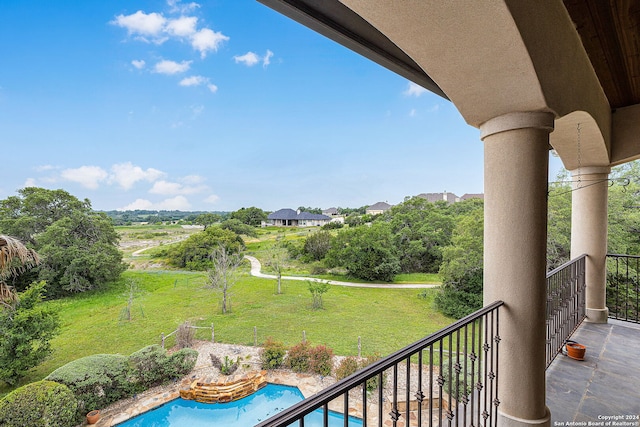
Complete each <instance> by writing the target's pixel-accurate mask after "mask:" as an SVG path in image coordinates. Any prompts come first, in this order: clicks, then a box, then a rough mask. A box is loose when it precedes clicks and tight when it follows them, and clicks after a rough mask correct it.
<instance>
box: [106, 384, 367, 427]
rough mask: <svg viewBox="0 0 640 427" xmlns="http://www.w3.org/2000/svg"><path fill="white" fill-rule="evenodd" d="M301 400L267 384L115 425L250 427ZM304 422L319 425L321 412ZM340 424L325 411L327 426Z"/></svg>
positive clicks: (354, 421)
mask: <svg viewBox="0 0 640 427" xmlns="http://www.w3.org/2000/svg"><path fill="white" fill-rule="evenodd" d="M303 399H304V396H303V395H302V393H300V390H298V388H297V387H290V386H284V385H278V384H267V386H265V387H264V388H262V389H260V390H258V391H257V392H255V393H254V394H252V395H250V396H247V397H245V398H243V399H240V400H236V401H234V402H229V403H215V404H210V403H199V402H195V401H193V400H184V399H176V400H173V401H171V402H168V403H166V404H164V405H162V406H160V407H158V408H156V409H153V410H151V411H149V412H146V413H144V414H141V415H138V416H137V417H135V418H131V419H130V420H128V421H125V422H124V423H121V424H118V427H205V426H206V427H210V426H212V425H219V426H225V427H250V426H255V425H256V424H258V423H259V422H260V421H263V420H265V419H267V418H269V417H270V416H272V415H274V414H276V413H278V412H280V411H282V410H283V409H285V408H288V407H290V406H292V405H294V404H295V403H297V402H300V401H301V400H303ZM304 425H305V426H306V427H322V412H321V411H316V412H313V413H311V414H309V415H307V416H306V417H305V419H304ZM343 425H344V418H343V416H342V414H338V413H335V412H330V413H329V426H330V427H334V426H335V427H340V426H343ZM360 426H362V421H361V420H360V419H358V418H354V417H349V427H360Z"/></svg>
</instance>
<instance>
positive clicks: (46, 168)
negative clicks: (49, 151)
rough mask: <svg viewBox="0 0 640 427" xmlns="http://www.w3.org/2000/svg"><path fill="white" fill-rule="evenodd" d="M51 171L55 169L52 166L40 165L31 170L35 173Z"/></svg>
mask: <svg viewBox="0 0 640 427" xmlns="http://www.w3.org/2000/svg"><path fill="white" fill-rule="evenodd" d="M53 169H56V167H55V166H53V165H40V166H36V167H34V168H33V170H35V171H36V172H46V171H50V170H53Z"/></svg>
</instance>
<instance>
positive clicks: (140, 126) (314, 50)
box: [0, 0, 559, 211]
mask: <svg viewBox="0 0 640 427" xmlns="http://www.w3.org/2000/svg"><path fill="white" fill-rule="evenodd" d="M0 148H1V149H2V157H3V159H4V161H3V162H2V174H1V175H0V176H2V179H1V180H0V198H6V197H8V196H10V195H14V194H16V193H15V192H16V190H17V189H19V188H23V187H25V186H33V185H35V186H40V187H45V188H51V189H56V188H63V189H65V190H67V191H69V192H70V193H72V194H74V195H75V196H77V197H79V198H88V199H90V200H91V202H92V205H93V207H94V208H95V209H100V210H111V209H179V210H212V211H213V210H218V211H230V210H236V209H239V208H241V207H248V206H257V207H260V208H262V209H265V210H276V209H280V208H283V207H291V208H297V207H298V206H313V207H321V208H328V207H332V206H333V207H337V206H342V207H359V206H363V205H369V204H373V203H375V202H378V201H387V202H389V203H391V204H395V203H399V202H401V201H402V200H403V199H404V197H405V196H413V195H416V194H419V193H423V192H441V191H443V190H447V191H450V192H454V193H456V194H457V195H459V196H460V195H462V194H464V193H480V192H483V177H482V175H483V172H482V168H483V154H482V143H481V142H480V140H479V131H478V130H476V129H474V128H472V127H470V126H468V125H466V124H465V122H464V120H463V119H462V117H461V116H460V114H459V113H458V112H457V110H456V109H455V107H454V106H453V105H452V104H451V103H449V102H448V101H445V100H443V99H442V98H440V97H438V96H436V95H433V94H431V93H430V92H427V91H424V90H423V89H421V88H419V87H417V86H415V85H413V84H410V83H409V82H408V81H407V80H406V79H404V78H402V77H399V76H397V75H395V74H393V73H392V72H390V71H388V70H386V69H384V68H382V67H380V66H378V65H377V64H375V63H373V62H371V61H369V60H367V59H365V58H362V57H360V56H359V55H357V54H355V53H353V52H351V51H349V50H347V49H345V48H343V47H341V46H340V45H337V44H336V43H334V42H332V41H330V40H328V39H326V38H324V37H323V36H320V35H318V34H316V33H314V32H312V31H311V30H308V29H307V28H305V27H303V26H301V25H299V24H297V23H295V22H293V21H291V20H289V19H288V18H286V17H284V16H281V15H279V14H278V13H276V12H274V11H272V10H271V9H268V8H267V7H265V6H263V5H261V4H259V3H257V2H255V1H252V0H203V1H199V2H197V3H191V2H186V1H178V0H169V1H167V0H109V1H80V0H77V1H59V2H52V1H47V0H38V1H29V2H25V1H23V0H2V2H0ZM558 167H559V163H558V161H557V160H554V161H553V162H552V167H551V171H552V176H554V174H555V171H557V169H558Z"/></svg>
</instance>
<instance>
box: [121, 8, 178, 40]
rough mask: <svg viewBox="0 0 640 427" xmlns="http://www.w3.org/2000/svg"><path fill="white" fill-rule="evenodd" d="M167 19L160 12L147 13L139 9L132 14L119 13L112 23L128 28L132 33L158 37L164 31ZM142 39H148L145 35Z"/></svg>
mask: <svg viewBox="0 0 640 427" xmlns="http://www.w3.org/2000/svg"><path fill="white" fill-rule="evenodd" d="M166 21H167V20H166V19H165V17H164V16H162V15H161V14H159V13H155V12H153V13H149V14H146V13H144V12H143V11H141V10H139V11H137V12H136V13H133V14H131V15H118V16H116V19H115V20H113V21H111V23H112V24H114V25H117V26H119V27H122V28H126V29H127V32H128V33H129V34H130V35H132V34H134V35H135V34H139V35H141V36H152V37H154V38H157V37H159V35H160V34H161V33H162V31H163V29H164V26H165V23H166ZM142 40H144V41H148V40H147V39H146V38H144V37H142Z"/></svg>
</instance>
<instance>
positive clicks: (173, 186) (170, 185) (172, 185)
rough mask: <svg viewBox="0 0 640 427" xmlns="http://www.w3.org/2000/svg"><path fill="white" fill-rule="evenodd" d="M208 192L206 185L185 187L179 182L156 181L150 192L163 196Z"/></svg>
mask: <svg viewBox="0 0 640 427" xmlns="http://www.w3.org/2000/svg"><path fill="white" fill-rule="evenodd" d="M206 190H207V186H206V185H195V186H194V185H183V184H180V183H178V182H170V181H164V180H161V181H156V182H154V183H153V187H151V190H149V193H151V194H161V195H163V196H173V195H176V194H195V193H202V192H203V191H206Z"/></svg>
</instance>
